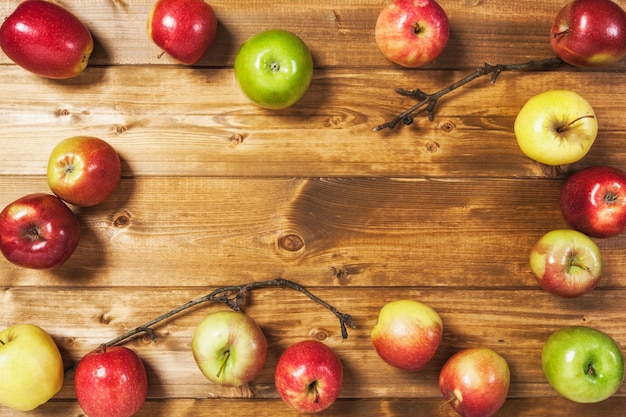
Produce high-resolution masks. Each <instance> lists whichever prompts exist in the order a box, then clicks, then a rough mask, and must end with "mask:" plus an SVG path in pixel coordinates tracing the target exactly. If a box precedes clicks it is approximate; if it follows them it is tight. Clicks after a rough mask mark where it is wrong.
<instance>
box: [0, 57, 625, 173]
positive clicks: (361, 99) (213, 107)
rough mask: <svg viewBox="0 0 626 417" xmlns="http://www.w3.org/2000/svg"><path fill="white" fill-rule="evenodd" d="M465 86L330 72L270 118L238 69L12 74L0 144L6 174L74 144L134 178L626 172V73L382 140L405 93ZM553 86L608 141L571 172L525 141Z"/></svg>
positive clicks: (504, 80)
mask: <svg viewBox="0 0 626 417" xmlns="http://www.w3.org/2000/svg"><path fill="white" fill-rule="evenodd" d="M465 74H467V72H465V71H454V72H445V71H444V72H441V71H439V72H407V71H400V70H386V71H382V70H368V69H364V70H333V71H329V70H320V71H318V72H317V73H316V76H315V79H314V81H313V84H312V86H311V89H310V91H309V92H308V93H307V94H306V95H305V97H304V98H303V99H302V101H301V103H299V104H297V105H296V106H295V107H293V108H291V109H286V110H283V111H278V112H274V111H271V112H270V111H266V110H261V109H259V108H258V107H256V106H254V105H253V104H251V103H249V102H248V100H247V99H246V98H245V97H243V96H242V94H241V93H240V92H239V90H238V87H237V86H236V84H235V81H234V79H233V74H232V71H231V70H212V71H202V72H200V71H196V70H190V69H181V68H170V67H167V68H163V67H130V66H128V67H107V68H102V69H100V68H96V69H93V70H92V71H91V72H90V73H89V74H88V75H86V77H85V78H82V79H73V80H69V81H64V82H52V81H50V80H44V79H42V78H40V77H35V76H31V75H29V74H25V73H24V72H23V71H21V70H20V69H18V68H15V67H13V66H8V67H2V66H0V78H4V79H11V80H12V82H11V83H8V84H7V85H5V86H4V87H3V97H4V100H3V101H2V103H0V135H2V136H3V137H6V138H12V140H7V141H6V143H5V145H4V152H2V153H1V154H0V175H41V174H43V173H45V169H46V164H47V160H48V156H49V153H50V151H51V150H52V148H53V147H54V145H56V143H58V142H59V141H61V140H62V139H64V138H66V137H69V136H74V135H94V136H98V137H101V138H103V139H105V140H107V141H109V142H110V143H111V144H113V145H114V146H115V147H116V149H118V151H119V152H120V155H121V156H122V158H123V160H124V166H123V169H124V175H125V176H132V177H137V176H147V175H156V176H163V175H168V176H198V175H200V176H207V175H210V176H240V177H252V176H254V177H265V176H306V177H308V176H312V177H320V176H395V177H411V176H415V177H433V176H434V177H442V176H445V177H466V178H469V177H494V176H497V177H537V176H540V177H545V176H548V177H555V176H563V175H564V173H567V172H571V171H573V170H576V169H579V168H580V167H582V166H587V165H593V164H600V163H604V164H610V165H616V166H620V167H626V165H625V164H624V161H625V160H626V151H625V150H624V147H623V146H621V143H622V142H624V141H625V140H626V131H625V130H624V128H623V123H622V116H621V112H619V111H615V103H616V102H622V101H625V100H626V92H625V91H624V89H615V88H613V86H614V85H615V84H626V73H613V72H593V73H588V72H567V73H565V74H564V73H562V72H548V73H545V72H542V73H530V74H528V73H524V74H521V73H506V74H502V75H501V76H500V79H499V80H498V82H497V83H496V84H495V85H493V86H492V85H490V84H489V80H488V78H485V79H484V80H477V81H476V84H471V85H469V86H466V87H464V88H463V89H461V90H459V91H457V92H453V93H452V94H451V95H450V96H446V97H444V98H443V99H441V102H440V103H439V107H438V109H437V112H436V118H435V120H434V121H433V122H430V121H428V120H427V118H426V116H425V115H422V116H418V117H417V118H416V121H415V122H414V124H413V125H412V126H399V127H398V128H397V129H396V130H395V131H392V132H389V131H382V132H373V131H372V129H373V128H374V127H375V126H377V125H379V124H381V123H383V122H385V121H386V120H390V119H391V118H393V117H394V116H395V115H396V114H397V113H399V112H401V111H403V110H404V109H406V108H408V107H410V106H411V105H412V104H413V103H414V101H413V100H410V99H406V98H401V97H399V96H398V95H397V94H396V93H395V92H394V88H396V87H406V88H415V87H420V88H423V89H427V90H430V91H435V90H438V89H440V88H443V87H445V86H446V85H448V84H449V83H451V82H453V81H455V80H457V79H460V78H461V77H463V76H464V75H465ZM122 86H123V87H122ZM549 88H565V89H572V90H574V91H577V92H579V93H580V94H581V95H583V97H586V98H587V99H588V100H589V101H590V103H591V104H592V106H594V108H595V111H596V113H597V117H598V121H599V124H600V128H601V130H600V133H599V135H598V138H597V140H596V143H595V144H594V146H593V147H592V150H591V151H590V153H589V155H588V156H587V157H586V158H585V159H584V160H582V161H581V162H579V163H577V164H574V165H572V166H564V167H557V168H555V167H545V166H543V165H541V164H537V163H535V162H534V161H531V160H530V159H529V158H527V157H525V156H524V155H523V154H522V153H521V151H520V150H519V147H518V145H517V142H516V140H515V136H514V133H513V123H514V120H515V116H516V115H517V113H518V111H519V109H520V108H521V106H522V105H523V104H524V103H525V101H526V100H528V99H529V98H530V97H531V96H533V95H535V94H538V93H540V92H542V91H545V90H546V89H549ZM512 90H513V91H520V92H523V93H519V94H516V95H513V96H511V94H510V91H512ZM33 97H37V98H38V99H37V100H35V101H34V100H33Z"/></svg>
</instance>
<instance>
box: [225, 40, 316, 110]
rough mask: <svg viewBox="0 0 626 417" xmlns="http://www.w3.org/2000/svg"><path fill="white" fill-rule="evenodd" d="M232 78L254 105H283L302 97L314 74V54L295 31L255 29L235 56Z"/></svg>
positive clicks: (275, 106)
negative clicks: (254, 33) (312, 54)
mask: <svg viewBox="0 0 626 417" xmlns="http://www.w3.org/2000/svg"><path fill="white" fill-rule="evenodd" d="M234 73H235V80H236V81H237V84H239V87H240V88H241V91H242V92H243V93H244V94H245V95H246V96H247V97H248V99H250V101H252V102H253V103H255V104H256V105H258V106H260V107H264V108H267V109H284V108H287V107H290V106H293V105H294V104H295V103H296V102H298V100H300V99H301V98H302V96H303V95H304V93H306V91H307V90H308V88H309V85H310V84H311V79H312V78H313V57H312V56H311V52H310V51H309V48H308V47H307V45H306V44H305V43H304V41H302V39H300V38H299V37H298V36H297V35H296V34H294V33H292V32H289V31H286V30H280V29H272V30H267V31H264V32H260V33H257V34H256V35H254V36H252V37H251V38H249V39H248V40H247V41H245V42H244V43H243V44H242V45H241V47H240V48H239V51H238V52H237V55H236V57H235V64H234Z"/></svg>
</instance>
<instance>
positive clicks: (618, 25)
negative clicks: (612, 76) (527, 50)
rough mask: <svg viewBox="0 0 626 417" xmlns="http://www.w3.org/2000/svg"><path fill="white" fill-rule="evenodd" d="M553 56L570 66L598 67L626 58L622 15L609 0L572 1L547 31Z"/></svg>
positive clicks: (624, 16) (625, 24)
mask: <svg viewBox="0 0 626 417" xmlns="http://www.w3.org/2000/svg"><path fill="white" fill-rule="evenodd" d="M550 44H551V45H552V49H553V50H554V52H555V53H556V55H557V56H558V57H559V58H561V59H562V60H563V61H565V62H567V63H568V64H571V65H576V66H580V67H602V66H606V65H610V64H613V63H615V62H617V61H619V60H620V59H622V58H623V57H624V55H626V13H625V12H624V10H623V9H622V8H621V7H620V6H619V5H618V4H617V3H615V2H613V1H612V0H574V1H571V2H570V3H568V4H566V5H565V6H564V7H563V8H562V9H561V10H560V11H559V13H558V14H557V16H556V18H555V19H554V23H553V24H552V29H551V30H550Z"/></svg>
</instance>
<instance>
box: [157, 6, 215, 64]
mask: <svg viewBox="0 0 626 417" xmlns="http://www.w3.org/2000/svg"><path fill="white" fill-rule="evenodd" d="M147 30H148V36H150V38H151V39H152V41H153V42H154V43H155V44H156V45H157V46H159V47H160V48H161V49H163V51H165V52H167V53H168V54H169V55H170V56H171V57H172V58H174V59H175V60H177V61H178V62H180V63H182V64H185V65H192V64H195V63H196V62H198V60H200V58H202V56H203V55H204V54H205V53H206V51H208V50H209V48H210V47H211V45H212V44H213V41H214V40H215V35H216V34H217V16H216V15H215V11H214V10H213V7H211V5H209V4H208V3H207V2H205V1H204V0H157V1H156V3H154V5H153V6H152V9H151V10H150V13H149V14H148V21H147Z"/></svg>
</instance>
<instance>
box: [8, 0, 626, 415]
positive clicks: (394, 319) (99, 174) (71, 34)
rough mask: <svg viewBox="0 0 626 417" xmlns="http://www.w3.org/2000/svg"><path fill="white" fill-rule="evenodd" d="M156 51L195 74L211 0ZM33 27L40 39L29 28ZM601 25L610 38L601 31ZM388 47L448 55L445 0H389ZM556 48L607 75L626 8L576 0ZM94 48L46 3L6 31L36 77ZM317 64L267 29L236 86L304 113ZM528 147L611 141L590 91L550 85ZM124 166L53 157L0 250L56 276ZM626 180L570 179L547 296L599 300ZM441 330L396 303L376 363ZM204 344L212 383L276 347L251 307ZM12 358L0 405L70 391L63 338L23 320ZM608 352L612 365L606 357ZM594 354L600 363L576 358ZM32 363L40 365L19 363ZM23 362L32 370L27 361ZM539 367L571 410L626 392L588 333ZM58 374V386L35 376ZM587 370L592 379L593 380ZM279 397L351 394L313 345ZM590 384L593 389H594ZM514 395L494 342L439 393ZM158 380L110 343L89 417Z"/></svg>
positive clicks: (481, 410)
mask: <svg viewBox="0 0 626 417" xmlns="http://www.w3.org/2000/svg"><path fill="white" fill-rule="evenodd" d="M146 26H147V33H148V35H149V37H150V38H151V39H152V41H153V42H154V43H155V44H156V45H158V46H159V47H160V48H162V51H163V53H168V54H169V55H170V56H171V57H172V58H174V59H175V60H177V61H178V62H180V63H181V64H184V65H193V64H195V63H197V62H198V61H199V60H200V59H201V58H202V57H203V56H204V55H205V54H206V53H207V51H208V50H209V49H210V47H211V45H212V43H213V41H214V39H215V37H216V34H217V27H218V24H217V16H216V14H215V11H214V10H213V8H212V7H211V6H210V5H209V4H208V3H206V2H204V1H203V0H158V1H156V3H155V4H154V6H153V8H152V9H151V11H150V13H149V15H148V16H147V25H146ZM25 28H27V29H28V30H25ZM600 29H602V30H600ZM374 32H375V38H376V44H377V45H378V47H379V49H380V51H381V53H382V54H383V55H384V56H385V57H386V58H387V59H389V60H390V61H392V62H394V63H396V64H399V65H401V66H404V67H408V68H415V67H418V66H423V65H427V64H429V63H430V62H432V61H433V60H434V59H436V58H437V57H438V56H439V55H440V54H441V53H442V51H443V50H444V49H445V46H446V44H447V42H448V40H449V35H450V25H449V21H448V16H447V15H446V13H445V11H444V10H443V8H442V7H441V6H440V5H439V4H438V3H437V2H436V1H435V0H421V1H416V0H392V1H391V2H389V3H388V4H387V5H386V6H385V7H383V9H382V10H381V12H380V14H379V16H378V19H377V22H376V27H375V30H374ZM550 43H551V45H552V48H553V50H554V52H555V54H556V55H557V56H558V57H559V58H560V59H561V60H563V61H564V62H567V63H568V64H571V65H574V66H581V67H599V66H606V65H610V64H612V63H614V62H617V61H618V60H620V59H622V58H623V57H624V56H625V55H626V13H624V11H623V10H622V9H621V8H620V7H619V6H618V5H617V4H615V3H614V2H612V1H611V0H573V1H571V2H570V3H568V4H567V5H566V6H565V7H564V8H563V9H562V10H561V11H560V12H559V13H558V14H557V16H556V18H555V20H554V24H553V26H552V28H551V34H550ZM93 46H94V45H93V39H92V37H91V34H90V32H89V30H88V29H87V28H86V27H85V25H84V24H83V23H82V22H81V21H80V20H79V19H78V18H77V17H76V16H74V15H73V14H71V13H70V12H69V11H67V10H66V9H64V8H62V7H61V6H58V5H56V4H53V3H50V2H47V1H43V0H26V1H24V2H22V3H21V4H20V5H18V7H17V8H16V9H15V11H14V12H13V13H12V14H11V15H10V16H8V17H7V18H6V19H5V21H4V22H3V23H2V25H1V26H0V47H1V48H2V50H3V51H4V53H5V54H6V55H7V56H8V57H9V58H10V59H12V60H13V61H14V62H15V63H16V64H18V65H20V66H21V67H23V68H24V69H26V70H28V71H30V72H33V73H35V74H37V75H39V76H43V77H48V78H53V79H63V78H70V77H75V76H78V75H79V74H81V73H82V72H83V71H84V70H85V68H86V67H87V65H88V61H89V57H90V55H91V53H92V51H93ZM312 74H313V60H312V56H311V53H310V51H309V49H308V48H307V46H306V44H305V43H304V42H303V41H302V40H301V39H300V38H299V37H298V36H297V35H295V34H293V33H291V32H288V31H284V30H280V29H274V30H268V31H265V32H261V33H258V34H256V35H254V36H252V37H251V38H249V39H248V40H247V41H246V42H245V43H243V44H242V45H241V47H240V49H239V51H238V53H237V55H236V57H235V61H234V76H235V79H236V81H237V83H238V85H239V86H240V88H241V91H242V93H243V94H244V95H245V96H246V97H247V98H248V99H250V101H251V102H252V103H254V104H256V105H259V106H261V107H264V108H268V109H283V108H286V107H290V106H293V105H294V104H296V103H297V102H298V101H299V100H300V98H301V97H302V96H303V95H304V94H305V93H306V91H307V89H308V87H309V85H310V82H311V80H312ZM514 132H515V136H516V139H517V142H518V144H519V147H520V150H521V151H522V152H523V153H524V154H525V155H527V156H528V157H530V158H532V159H534V160H536V161H538V162H540V163H544V164H549V165H562V164H570V163H573V162H576V161H578V160H580V159H581V158H582V157H584V156H585V155H586V153H587V152H588V150H589V148H590V147H591V146H592V144H593V142H594V141H595V138H596V135H597V133H598V121H597V117H596V114H595V112H594V110H593V108H592V107H591V105H590V104H589V103H588V102H587V101H586V100H585V99H584V98H583V97H581V96H580V95H578V94H577V93H575V92H572V91H566V90H550V91H546V92H544V93H542V94H539V95H537V96H535V97H533V98H531V99H530V100H528V102H527V103H526V104H525V105H524V106H523V107H522V109H521V110H520V112H519V114H518V116H517V118H516V121H515V126H514ZM120 178H121V162H120V158H119V155H118V154H117V152H116V151H115V149H114V148H113V147H112V146H110V145H109V144H108V143H106V142H105V141H103V140H101V139H98V138H94V137H84V136H77V137H72V138H68V139H66V140H64V141H62V142H61V143H59V144H58V145H57V146H56V147H55V148H54V150H53V151H52V153H51V155H50V158H49V162H48V170H47V179H48V184H49V186H50V189H51V191H52V192H53V194H47V193H37V194H31V195H27V196H24V197H22V198H20V199H18V200H16V201H14V202H12V203H10V204H9V205H7V206H6V207H5V209H4V210H3V211H2V212H1V213H0V250H1V252H2V254H3V255H4V256H5V257H6V258H7V259H8V260H9V261H11V262H13V263H14V264H16V265H19V266H22V267H28V268H37V269H49V268H55V267H58V266H59V265H61V264H63V263H64V262H65V261H66V260H67V259H68V258H69V257H70V256H71V254H72V253H73V252H74V250H75V249H76V247H77V245H78V242H79V237H80V222H79V220H78V218H77V216H76V214H75V213H74V211H73V210H72V209H71V207H70V206H76V207H89V206H93V205H96V204H100V203H101V202H103V201H104V200H105V199H106V198H108V197H109V196H110V195H111V194H112V193H113V192H114V191H115V189H116V188H117V186H118V184H119V182H120ZM625 186H626V173H624V172H623V171H621V170H619V169H616V168H612V167H606V166H596V167H589V168H586V169H583V170H580V171H579V172H576V173H574V174H573V175H571V176H570V177H569V178H568V179H567V180H566V181H565V183H564V186H563V189H562V193H561V197H560V201H561V205H560V207H561V211H562V213H563V216H564V218H565V220H566V221H567V222H568V223H569V224H570V225H571V226H572V228H573V229H571V230H570V229H568V230H555V231H552V232H550V233H547V234H546V235H545V236H543V237H542V238H541V239H540V240H539V241H538V242H537V244H536V245H535V246H534V247H533V249H532V251H531V255H530V267H531V271H532V272H533V274H534V275H535V277H536V279H537V281H538V283H539V284H540V285H541V286H542V287H543V288H545V289H546V290H548V291H550V292H553V293H555V294H558V295H561V296H565V297H575V296H579V295H582V294H584V293H586V292H588V291H590V290H591V289H593V288H594V287H595V286H596V285H597V283H598V280H599V277H600V273H601V270H602V264H601V258H600V253H599V249H598V246H597V245H596V244H595V242H594V241H593V239H592V238H607V237H612V236H617V235H619V234H621V233H623V232H624V230H626V208H625V206H626V198H625V194H626V192H625V191H624V187H625ZM442 337H443V321H442V320H441V317H440V316H439V315H438V313H437V312H436V311H435V310H433V309H432V308H431V307H429V306H427V305H425V304H422V303H420V302H418V301H415V300H396V301H392V302H389V303H388V304H386V305H385V306H383V307H382V308H381V310H380V313H379V316H378V321H377V323H376V325H375V326H374V328H373V329H372V332H371V340H372V344H373V347H374V349H375V350H376V352H377V354H378V355H379V356H380V357H381V358H382V359H383V360H384V361H385V362H386V363H388V364H390V365H392V366H394V367H398V368H400V369H403V370H407V371H418V370H421V369H423V368H424V367H425V366H426V364H427V363H429V361H430V360H431V359H432V357H433V356H434V355H435V353H436V352H437V350H438V348H439V346H440V343H441V340H442ZM191 348H192V352H193V356H194V359H195V361H196V363H197V365H198V367H199V368H200V370H201V371H202V373H203V374H204V375H205V376H206V378H207V379H209V380H210V381H212V382H213V383H215V384H220V385H225V386H241V385H244V384H246V383H248V382H250V381H252V380H253V379H254V378H255V377H256V376H257V375H258V373H259V372H260V371H261V369H262V368H263V366H264V364H265V359H266V356H267V349H268V343H267V340H266V338H265V336H264V334H263V332H262V330H261V328H260V327H259V326H258V325H257V324H256V323H255V322H254V320H253V319H252V318H251V317H249V316H247V315H246V314H244V313H242V312H236V311H218V312H215V313H211V314H209V315H207V316H206V317H205V319H204V320H203V321H202V322H201V323H200V324H199V325H198V327H197V328H196V330H195V332H194V335H193V339H192V342H191ZM0 350H2V352H3V355H5V357H7V358H11V359H10V360H9V361H7V362H6V363H4V364H3V365H2V366H20V367H23V369H21V370H20V371H19V372H12V373H11V372H8V371H7V372H6V374H7V375H8V374H13V375H20V378H18V380H15V379H12V380H3V381H0V403H1V404H4V405H5V406H8V407H12V408H15V409H19V410H31V409H33V408H36V407H38V406H39V405H41V404H43V403H44V402H46V401H48V400H49V399H50V398H52V396H54V395H55V394H56V393H57V392H58V391H59V389H60V388H61V385H62V383H63V377H64V372H63V363H62V360H61V356H60V354H59V351H58V348H57V346H56V345H55V343H54V341H53V340H52V338H51V337H50V336H49V335H48V334H47V333H46V332H45V331H44V330H43V329H41V328H40V327H38V326H34V325H30V324H17V325H14V326H12V327H10V328H9V329H7V330H5V331H3V332H1V333H0ZM599 351H602V354H598V355H595V356H594V355H593V354H594V352H599ZM588 354H590V355H591V357H594V358H595V359H593V360H591V361H587V362H585V363H584V365H585V366H583V364H582V362H581V363H578V362H577V361H568V359H567V358H568V357H571V356H572V355H579V356H580V357H581V358H582V359H580V360H581V361H583V360H585V359H584V358H586V357H587V355H588ZM24 355H28V356H29V358H28V360H24V359H22V357H23V356H24ZM24 364H26V365H24ZM542 366H543V369H544V372H545V374H546V377H547V379H548V381H549V382H550V384H552V386H553V387H554V388H555V389H556V390H557V391H558V392H559V393H561V394H562V395H563V396H565V397H566V398H569V399H570V400H572V401H578V402H597V401H602V400H604V399H606V398H608V397H610V396H611V395H613V394H614V393H615V392H616V391H617V389H619V387H620V385H621V384H622V381H623V377H624V359H623V356H622V353H621V350H620V348H619V346H618V345H617V343H615V342H614V341H613V339H611V337H609V336H608V335H606V334H604V333H602V332H600V331H598V330H596V329H592V328H589V327H568V328H563V329H560V330H557V331H555V332H554V333H553V334H552V335H551V336H550V338H549V339H548V340H547V341H546V343H545V344H544V349H543V354H542ZM40 372H44V373H45V374H46V381H47V382H46V383H43V384H42V383H40V381H39V380H38V378H37V377H36V376H35V375H38V374H39V373H40ZM581 373H583V374H584V375H582V376H581ZM274 375H275V385H276V390H277V391H278V393H279V394H280V396H281V398H282V399H283V400H284V401H285V402H286V403H287V404H289V405H290V406H292V407H293V408H294V409H296V410H298V411H300V412H304V413H314V412H319V411H321V410H324V409H325V408H327V407H329V406H330V405H331V404H332V403H333V402H334V401H335V400H336V399H337V398H338V396H339V393H340V390H341V385H342V382H343V369H342V365H341V361H340V359H339V357H338V356H337V354H336V353H335V352H333V351H332V349H330V348H329V347H328V346H326V345H325V344H324V343H322V342H319V341H316V340H304V341H301V342H298V343H295V344H293V345H292V346H290V347H289V348H287V349H286V350H285V351H284V352H283V354H282V355H281V357H280V358H279V361H278V363H277V365H276V369H275V372H274ZM581 381H582V382H581ZM509 384H510V370H509V366H508V364H507V361H506V360H505V359H504V358H503V357H502V356H501V355H500V354H498V353H497V352H495V351H493V350H491V349H488V348H483V347H478V348H472V349H464V350H461V351H459V352H457V353H455V354H454V355H453V356H452V357H450V358H449V359H448V360H447V361H446V363H445V364H444V365H443V367H442V369H441V370H440V374H439V388H440V390H441V392H442V394H443V396H444V397H445V398H446V399H447V403H448V404H449V405H450V406H451V407H452V408H453V409H454V410H455V411H457V412H458V413H459V414H460V415H462V416H474V417H488V416H491V415H493V414H494V413H495V412H496V411H497V410H498V409H500V407H501V406H502V404H503V403H504V402H505V400H506V397H507V394H508V389H509ZM147 386H148V381H147V376H146V371H145V368H144V366H143V363H142V361H141V359H140V358H139V357H138V356H137V354H136V353H135V352H134V351H132V350H131V349H128V348H125V347H122V346H101V347H100V348H98V349H96V350H94V351H92V352H90V353H88V354H87V355H85V356H84V357H83V358H82V359H81V360H80V362H79V363H78V365H77V367H76V369H75V389H76V397H77V400H78V402H79V404H80V406H81V408H82V409H83V410H84V411H85V413H86V414H87V415H88V416H90V417H100V416H103V417H104V416H106V417H129V416H131V415H133V414H135V413H136V412H137V411H138V410H139V409H140V408H141V407H142V405H143V403H144V401H145V398H146V395H147Z"/></svg>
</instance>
